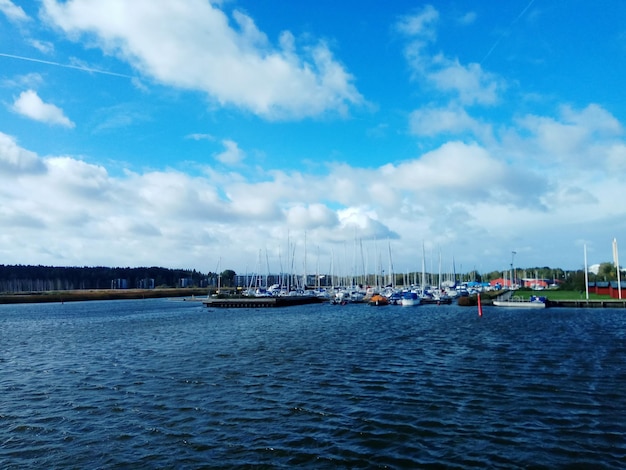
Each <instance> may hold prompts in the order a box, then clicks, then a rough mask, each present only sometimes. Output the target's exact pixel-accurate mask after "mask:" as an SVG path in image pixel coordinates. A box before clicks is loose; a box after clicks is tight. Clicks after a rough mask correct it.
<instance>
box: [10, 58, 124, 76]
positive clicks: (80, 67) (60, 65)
mask: <svg viewBox="0 0 626 470" xmlns="http://www.w3.org/2000/svg"><path fill="white" fill-rule="evenodd" d="M0 57H8V58H10V59H19V60H26V61H28V62H37V63H39V64H46V65H56V66H57V67H64V68H66V69H75V70H80V71H82V72H92V73H101V74H103V75H112V76H114V77H122V78H135V77H132V76H130V75H124V74H123V73H115V72H107V71H106V70H98V69H92V68H89V67H82V66H79V65H68V64H61V63H59V62H52V61H49V60H41V59H33V58H32V57H22V56H19V55H12V54H4V53H2V52H0Z"/></svg>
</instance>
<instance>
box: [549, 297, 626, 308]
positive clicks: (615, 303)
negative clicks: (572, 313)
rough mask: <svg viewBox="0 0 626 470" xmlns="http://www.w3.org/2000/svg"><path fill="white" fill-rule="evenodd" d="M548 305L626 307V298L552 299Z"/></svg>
mask: <svg viewBox="0 0 626 470" xmlns="http://www.w3.org/2000/svg"><path fill="white" fill-rule="evenodd" d="M546 307H551V308H552V307H570V308H626V300H624V299H622V300H619V299H611V300H586V299H580V300H550V299H548V301H547V302H546Z"/></svg>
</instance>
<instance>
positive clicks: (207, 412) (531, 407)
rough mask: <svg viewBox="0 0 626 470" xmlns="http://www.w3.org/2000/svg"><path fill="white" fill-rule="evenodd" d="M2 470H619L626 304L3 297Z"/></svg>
mask: <svg viewBox="0 0 626 470" xmlns="http://www.w3.org/2000/svg"><path fill="white" fill-rule="evenodd" d="M0 390H1V393H2V395H1V398H0V400H1V401H0V403H1V408H0V467H1V468H46V469H51V468H90V469H95V468H199V467H205V468H234V467H238V468H239V467H247V468H292V467H296V466H297V467H308V468H507V469H508V468H528V467H532V468H615V469H618V468H620V469H621V468H624V467H625V466H626V438H625V437H624V436H625V434H624V433H625V431H626V310H573V309H547V310H545V311H541V312H538V311H519V310H515V311H509V310H494V309H487V308H485V312H484V315H483V317H482V318H479V317H478V315H477V313H476V311H475V309H470V308H461V307H457V306H421V307H415V308H402V307H393V306H389V307H382V308H375V307H369V306H366V305H351V306H344V307H341V306H331V305H321V306H305V307H289V308H284V309H261V310H209V309H207V308H205V307H203V306H202V305H201V304H199V303H195V302H181V301H167V300H137V301H109V302H81V303H66V304H48V305H20V306H0Z"/></svg>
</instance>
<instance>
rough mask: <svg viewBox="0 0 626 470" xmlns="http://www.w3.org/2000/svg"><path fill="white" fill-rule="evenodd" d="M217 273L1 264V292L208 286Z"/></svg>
mask: <svg viewBox="0 0 626 470" xmlns="http://www.w3.org/2000/svg"><path fill="white" fill-rule="evenodd" d="M217 277H218V276H217V274H215V273H208V274H203V273H200V272H198V271H196V270H195V269H194V270H185V269H168V268H159V267H150V268H107V267H102V266H98V267H52V266H23V265H14V266H10V265H0V292H9V293H15V292H45V291H57V290H74V289H152V288H156V287H207V286H211V285H216V282H217Z"/></svg>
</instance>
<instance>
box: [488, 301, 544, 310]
mask: <svg viewBox="0 0 626 470" xmlns="http://www.w3.org/2000/svg"><path fill="white" fill-rule="evenodd" d="M493 306H494V307H508V308H546V303H545V302H522V301H515V300H494V301H493Z"/></svg>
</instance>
